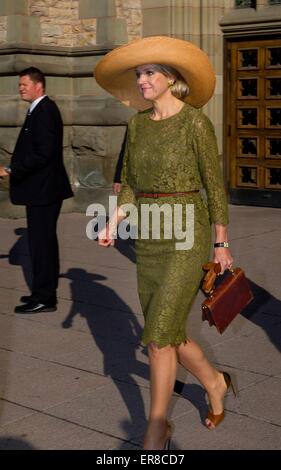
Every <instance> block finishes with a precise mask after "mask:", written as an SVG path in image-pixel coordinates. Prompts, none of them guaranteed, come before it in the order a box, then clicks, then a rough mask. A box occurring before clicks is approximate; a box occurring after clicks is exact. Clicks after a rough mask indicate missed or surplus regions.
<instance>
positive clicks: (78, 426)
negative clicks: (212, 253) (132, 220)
mask: <svg viewBox="0 0 281 470" xmlns="http://www.w3.org/2000/svg"><path fill="white" fill-rule="evenodd" d="M230 210H231V220H232V222H231V225H230V238H231V248H232V252H233V255H234V257H235V264H236V265H241V266H242V267H243V268H244V269H245V270H246V272H247V275H248V277H249V279H250V280H251V283H252V287H253V290H254V293H255V300H254V302H253V303H252V304H251V306H250V307H249V308H248V309H247V311H246V312H245V314H244V315H243V316H242V315H241V316H239V317H238V318H236V319H235V321H234V322H233V324H232V325H231V326H230V327H229V329H228V330H227V331H226V332H225V333H224V334H223V335H222V336H221V335H219V334H218V333H217V332H216V331H215V329H214V328H210V327H209V326H208V325H207V324H206V322H204V323H202V321H201V314H200V303H201V301H202V294H201V293H200V294H199V295H198V297H197V299H196V302H195V304H194V306H193V308H192V311H191V314H190V317H189V321H188V331H189V334H190V336H192V337H193V338H194V339H197V340H198V341H199V343H200V344H201V345H202V346H203V348H204V350H205V351H206V354H207V355H208V357H209V358H210V359H211V360H212V361H214V362H215V363H216V364H217V366H218V367H219V368H220V369H223V370H227V371H229V372H230V373H231V374H232V375H233V376H234V377H235V381H236V384H237V386H238V389H239V392H240V394H239V397H238V398H237V399H234V397H233V396H231V395H230V394H229V395H228V396H227V399H226V419H225V421H224V423H223V424H222V425H221V426H220V427H219V428H218V429H216V430H215V431H212V432H211V431H208V430H207V429H206V428H205V427H204V426H203V425H202V420H203V419H204V416H205V415H206V411H207V404H206V400H205V394H204V391H203V389H202V387H201V386H200V385H199V384H198V383H197V382H196V380H195V379H193V377H191V376H190V375H189V374H186V373H185V372H184V370H183V369H180V370H179V373H178V381H179V383H178V385H179V389H180V388H181V387H180V385H181V384H180V382H184V383H185V385H184V387H183V389H182V393H181V395H178V394H176V393H175V394H174V397H173V403H172V409H171V419H172V420H173V421H174V423H175V434H174V439H173V448H174V449H185V450H188V449H280V447H281V409H280V397H281V360H280V349H281V301H280V299H281V288H280V258H281V212H280V210H279V209H270V208H258V207H257V208H256V207H238V206H232V207H231V208H230ZM88 220H89V219H87V218H86V216H85V215H83V214H78V213H67V214H63V215H62V216H61V218H60V223H59V238H60V247H61V273H62V275H61V279H60V285H59V292H58V294H59V309H58V311H57V312H55V313H41V314H37V315H15V314H14V313H13V310H14V306H15V305H17V304H18V303H19V297H20V296H21V295H23V294H26V293H27V292H28V289H27V284H29V283H30V268H29V258H28V252H27V246H26V229H25V220H24V219H17V220H10V219H0V233H1V245H0V267H1V270H0V273H1V275H0V369H1V383H0V386H1V390H0V396H1V400H0V449H48V450H49V449H139V448H141V444H142V437H143V433H144V427H145V415H146V414H147V411H148V403H149V382H148V361H147V353H146V350H145V349H144V348H143V347H142V346H141V345H140V343H139V337H140V332H141V329H142V325H143V319H142V314H141V310H140V305H139V302H138V299H137V294H136V276H135V254H134V249H133V247H132V245H130V244H128V243H127V244H126V243H119V245H118V247H117V248H114V249H113V248H110V249H102V248H100V247H98V246H97V243H96V242H93V241H90V240H88V239H87V238H86V236H85V227H86V224H87V222H88Z"/></svg>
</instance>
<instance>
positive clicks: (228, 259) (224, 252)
mask: <svg viewBox="0 0 281 470" xmlns="http://www.w3.org/2000/svg"><path fill="white" fill-rule="evenodd" d="M213 261H214V263H220V265H221V272H220V274H223V273H224V271H225V270H226V269H232V263H233V258H232V256H231V253H230V250H229V248H215V249H214V257H213Z"/></svg>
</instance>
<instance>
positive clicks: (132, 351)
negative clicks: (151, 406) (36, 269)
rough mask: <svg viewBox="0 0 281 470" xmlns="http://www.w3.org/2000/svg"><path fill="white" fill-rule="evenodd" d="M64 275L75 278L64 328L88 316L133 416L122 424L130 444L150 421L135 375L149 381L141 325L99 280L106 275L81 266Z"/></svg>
mask: <svg viewBox="0 0 281 470" xmlns="http://www.w3.org/2000/svg"><path fill="white" fill-rule="evenodd" d="M60 277H64V278H67V279H70V280H71V293H72V307H71V310H70V312H69V314H68V315H67V317H66V318H65V320H64V321H63V323H62V327H63V328H71V327H72V325H73V320H74V318H75V317H76V316H77V315H80V316H81V317H83V318H85V319H86V321H87V324H88V327H89V329H90V332H91V335H92V337H93V338H94V340H95V343H96V345H97V346H98V348H99V349H100V351H101V352H102V354H103V372H104V374H105V375H106V376H109V377H111V378H112V380H113V382H114V384H115V386H116V387H117V389H118V390H119V393H120V395H121V397H122V399H123V400H124V402H125V404H126V406H127V409H128V412H129V419H128V420H126V419H125V420H124V421H123V422H121V423H120V424H121V426H122V428H123V430H124V431H125V433H126V435H127V438H126V441H127V443H128V441H130V440H132V439H133V438H134V437H138V436H140V435H142V434H143V432H144V428H145V422H146V419H145V409H144V403H143V399H142V396H141V393H140V387H139V385H138V383H137V381H136V379H135V376H137V377H141V378H143V379H145V380H148V377H149V370H148V366H147V364H146V363H144V362H141V361H140V360H139V359H137V357H136V351H137V349H139V348H140V333H141V326H140V324H139V323H138V321H137V319H136V317H135V315H134V313H133V312H132V311H131V310H130V308H129V307H128V305H127V304H126V303H125V302H124V301H123V300H122V299H121V298H120V297H119V296H118V295H117V294H116V293H115V292H114V291H113V290H112V289H110V288H109V287H107V286H105V285H103V284H101V283H100V282H99V281H103V280H105V279H106V277H104V276H100V275H98V274H93V273H89V272H87V271H85V270H84V269H81V268H71V269H69V270H68V271H67V272H66V273H64V274H61V276H60ZM128 385H129V387H128ZM132 386H133V387H132ZM133 440H134V439H133ZM124 446H126V443H124ZM121 448H122V447H121Z"/></svg>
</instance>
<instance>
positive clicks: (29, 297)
mask: <svg viewBox="0 0 281 470" xmlns="http://www.w3.org/2000/svg"><path fill="white" fill-rule="evenodd" d="M31 300H32V295H23V296H22V297H21V298H20V301H21V302H24V303H25V304H27V303H28V302H31Z"/></svg>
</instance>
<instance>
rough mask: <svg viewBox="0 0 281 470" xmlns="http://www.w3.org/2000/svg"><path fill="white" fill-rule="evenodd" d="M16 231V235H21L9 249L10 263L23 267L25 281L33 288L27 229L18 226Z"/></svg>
mask: <svg viewBox="0 0 281 470" xmlns="http://www.w3.org/2000/svg"><path fill="white" fill-rule="evenodd" d="M14 232H15V234H16V235H19V238H18V240H17V241H16V243H15V244H14V245H13V246H12V248H11V249H10V251H9V255H8V258H9V263H10V264H12V265H17V266H21V267H22V272H23V276H24V280H25V283H26V285H27V286H28V287H29V289H31V284H32V276H31V265H30V258H29V249H28V238H27V229H26V228H23V227H18V228H16V229H15V231H14Z"/></svg>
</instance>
